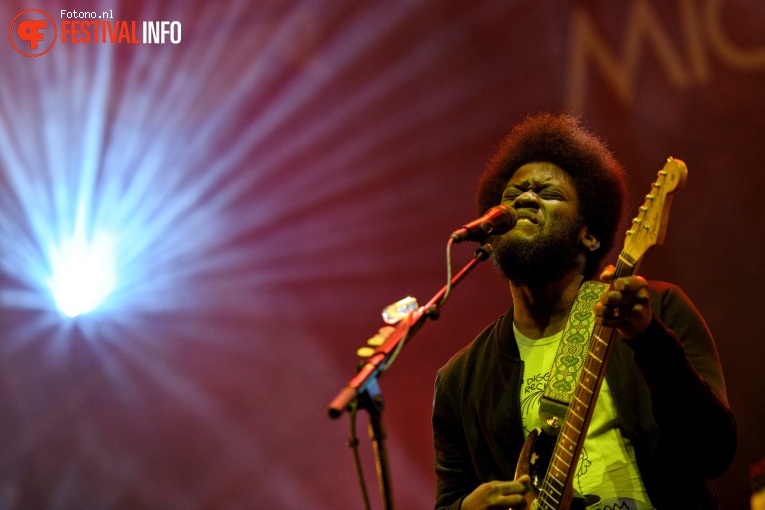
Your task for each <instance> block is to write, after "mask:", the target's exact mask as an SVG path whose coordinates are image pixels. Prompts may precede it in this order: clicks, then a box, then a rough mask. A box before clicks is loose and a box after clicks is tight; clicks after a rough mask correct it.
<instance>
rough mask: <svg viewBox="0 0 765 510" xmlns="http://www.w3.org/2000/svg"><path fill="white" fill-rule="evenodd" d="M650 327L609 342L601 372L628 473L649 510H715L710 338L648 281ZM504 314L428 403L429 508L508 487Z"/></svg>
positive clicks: (719, 389)
mask: <svg viewBox="0 0 765 510" xmlns="http://www.w3.org/2000/svg"><path fill="white" fill-rule="evenodd" d="M650 290H651V305H652V307H653V310H654V317H653V321H652V322H651V324H650V326H649V327H648V329H647V330H646V331H645V332H644V333H643V334H641V335H640V336H639V337H638V338H635V339H632V340H630V341H625V340H622V339H617V340H616V341H617V343H616V345H615V346H614V349H613V352H612V354H611V359H610V361H609V365H608V368H607V371H606V379H607V381H608V384H609V386H610V387H611V391H612V394H613V397H614V402H615V405H616V407H617V413H618V415H619V417H620V418H621V421H622V424H623V426H624V432H625V435H626V436H627V437H629V438H630V439H631V440H632V442H633V444H634V447H635V455H636V458H637V464H638V469H639V471H640V475H641V477H642V478H643V482H644V484H645V487H646V490H647V491H648V495H649V497H650V498H651V502H652V503H653V505H654V506H655V507H656V508H659V509H665V508H666V509H670V508H671V509H678V508H680V509H685V508H688V509H716V508H718V503H717V497H716V493H715V490H714V486H713V485H712V483H711V482H710V481H709V480H711V479H714V478H717V477H719V476H721V475H722V474H723V473H724V472H725V470H726V469H727V468H728V466H729V465H730V463H731V462H732V460H733V456H734V454H735V450H736V422H735V419H734V417H733V414H732V413H731V411H730V408H729V407H728V402H727V396H726V392H725V381H724V379H723V374H722V370H721V368H720V361H719V358H718V355H717V350H716V348H715V345H714V342H713V340H712V336H711V334H710V333H709V330H708V329H707V327H706V325H705V324H704V321H703V319H702V318H701V316H700V315H699V313H698V311H697V310H696V309H695V307H694V306H693V304H692V303H691V302H690V300H689V299H688V298H687V297H686V296H685V294H684V293H683V292H682V291H681V290H680V289H679V288H678V287H676V286H673V285H670V284H666V283H662V282H651V284H650ZM512 317H513V313H512V307H511V308H510V311H509V312H508V313H507V314H505V315H503V316H501V317H500V318H499V319H498V320H497V321H496V322H494V323H493V324H492V325H491V326H489V327H488V328H487V329H486V330H484V331H483V332H482V333H481V334H480V335H479V336H478V338H476V339H475V340H474V341H473V342H471V343H470V344H469V345H468V346H467V347H465V348H464V349H463V350H462V351H460V352H459V353H458V354H457V355H456V356H455V357H454V358H452V359H451V360H450V361H449V363H447V364H446V366H444V367H443V368H442V369H441V370H439V372H438V375H437V377H436V385H435V397H434V401H433V438H434V447H435V470H436V475H437V486H436V505H435V506H436V508H438V509H446V508H450V509H459V506H460V504H461V502H462V499H464V497H465V496H467V495H468V494H470V493H471V492H472V491H473V489H475V488H476V487H477V486H478V485H480V484H481V483H484V482H488V481H491V480H512V479H513V475H514V472H515V467H516V464H517V462H518V456H519V454H520V450H521V447H522V445H523V441H524V438H523V428H522V424H521V415H520V387H521V377H522V374H523V362H522V361H521V360H520V356H519V353H518V346H517V344H516V343H515V337H514V335H513V328H512Z"/></svg>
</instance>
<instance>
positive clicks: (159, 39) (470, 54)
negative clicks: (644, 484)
mask: <svg viewBox="0 0 765 510" xmlns="http://www.w3.org/2000/svg"><path fill="white" fill-rule="evenodd" d="M30 9H35V10H39V11H42V12H44V13H46V14H47V15H48V16H49V18H45V19H43V18H42V17H41V14H40V13H39V12H29V10H30ZM90 13H93V15H96V16H97V17H95V18H90V17H89V16H90V15H91V14H90ZM25 20H26V21H27V22H28V23H26V24H22V23H24V21H25ZM30 20H31V21H30ZM46 20H47V21H46ZM0 21H1V22H2V23H0V28H3V30H2V33H3V34H6V29H7V34H8V36H5V35H3V40H2V41H0V250H1V251H0V416H1V418H0V508H9V509H15V508H40V509H42V508H48V509H70V508H77V509H103V508H115V509H162V510H168V509H179V510H180V509H197V508H198V509H203V508H204V509H206V508H216V509H229V508H230V509H239V508H276V509H281V508H284V509H292V508H305V507H310V508H327V509H336V508H349V509H350V508H361V507H362V499H361V495H360V492H359V488H358V481H357V478H356V474H355V471H354V466H353V462H352V456H351V452H350V450H349V449H348V448H347V447H346V445H345V441H346V439H347V437H348V430H349V423H348V417H347V416H343V417H342V418H341V419H339V420H337V421H333V420H330V419H329V418H328V417H327V415H326V406H327V404H328V403H329V401H330V400H331V399H332V397H334V395H335V394H336V393H337V391H338V390H339V389H340V388H341V387H342V386H343V385H344V384H345V383H346V382H347V381H348V380H349V379H350V378H351V377H352V376H353V374H354V371H355V365H356V363H357V358H356V356H355V350H356V348H357V347H359V346H361V345H363V344H364V343H365V341H366V339H367V338H368V337H370V336H372V334H374V333H375V332H376V331H377V329H378V328H379V327H380V326H382V325H383V324H382V320H381V317H380V311H381V309H382V308H383V307H384V306H385V305H387V304H389V303H392V302H394V301H396V300H398V299H400V298H403V297H405V296H407V295H412V296H415V297H417V298H418V299H419V300H420V302H421V303H424V302H425V301H427V300H428V299H429V298H430V297H431V296H432V295H433V294H434V293H435V292H436V291H437V290H439V289H440V288H441V286H442V285H443V283H444V282H445V278H446V269H445V260H444V248H445V245H446V240H447V238H448V235H449V233H451V232H452V230H454V229H455V228H457V227H458V226H460V225H462V224H463V223H464V222H465V221H467V220H470V219H472V218H474V216H475V211H474V209H473V200H472V197H473V191H474V187H475V183H476V180H477V178H478V176H479V175H480V173H481V171H482V169H483V167H484V165H485V164H486V162H487V160H488V159H489V157H490V156H491V154H492V153H493V151H494V148H495V147H496V145H497V144H498V142H499V141H500V140H501V139H502V137H503V136H504V135H505V134H506V133H507V131H508V130H509V128H510V127H511V126H512V125H513V124H514V123H516V122H518V121H519V120H521V119H522V118H524V117H525V116H526V115H528V114H535V113H538V112H540V111H570V112H574V113H577V114H580V115H581V116H582V118H583V120H584V122H585V123H586V124H587V125H588V126H589V127H590V128H591V129H592V130H594V131H595V132H597V133H599V134H600V135H601V136H602V137H603V138H604V139H606V140H607V142H608V143H609V145H610V146H611V147H612V149H613V150H614V151H615V153H616V155H617V157H618V159H619V160H620V161H621V162H622V163H623V164H624V166H625V167H626V168H627V170H628V172H629V179H630V190H631V193H632V195H631V199H630V209H631V210H633V211H636V210H637V207H638V205H639V204H640V203H641V202H642V197H643V195H644V194H645V193H646V192H647V191H648V189H649V185H650V183H651V181H652V179H653V178H654V176H655V174H656V172H657V171H658V170H659V169H660V168H661V167H662V166H663V165H664V161H665V159H666V158H667V157H668V156H674V157H677V158H680V159H683V160H684V161H685V162H686V163H687V165H688V168H689V179H688V184H687V186H686V188H685V189H684V190H682V191H681V192H680V193H679V194H678V195H677V197H676V199H675V201H674V203H673V210H672V217H671V219H670V224H669V230H668V234H667V239H666V242H665V244H664V245H663V246H660V247H656V248H654V249H652V250H651V252H649V254H648V256H647V259H646V261H645V263H644V265H643V266H642V271H641V272H642V274H644V275H645V276H646V277H648V278H652V279H661V280H668V281H672V282H674V283H677V284H679V285H681V286H682V287H683V289H684V290H685V291H686V292H687V294H688V295H689V296H690V297H691V298H692V299H693V300H694V302H695V303H696V305H697V306H698V308H699V309H700V311H701V312H702V313H703V315H704V316H705V318H706V320H707V322H708V325H709V327H710V329H711V330H712V332H713V334H714V336H715V338H716V341H717V345H718V349H719V353H720V357H721V360H722V364H723V367H724V369H725V374H726V377H727V383H728V394H729V398H730V402H731V405H732V406H733V409H734V411H735V412H736V415H737V418H738V421H739V442H740V446H739V451H738V455H737V458H736V460H735V462H734V464H733V466H732V467H731V469H730V470H729V471H728V473H727V474H726V475H725V476H724V477H723V478H721V479H720V480H719V481H718V482H717V484H718V488H719V493H720V497H721V500H722V504H723V508H744V507H745V505H746V500H745V496H744V490H745V471H746V468H747V466H748V465H749V464H750V463H752V462H753V461H755V460H756V459H757V458H759V457H765V439H764V437H765V436H764V435H763V433H762V424H761V416H762V413H763V395H764V394H765V382H764V381H765V379H763V377H762V371H763V359H765V342H763V341H762V339H761V338H760V337H761V333H760V331H759V329H760V327H761V326H758V324H759V319H758V317H760V316H761V314H762V311H761V308H760V307H761V306H762V304H763V300H762V294H763V292H762V289H763V286H764V285H765V278H763V267H764V266H763V263H762V256H763V255H762V254H763V247H764V246H763V244H764V243H763V231H765V215H764V214H763V204H764V203H765V199H763V193H764V191H763V190H764V189H765V177H763V175H762V174H763V170H762V167H763V161H765V143H763V138H765V3H763V2H762V1H759V0H727V1H726V0H671V1H660V0H625V1H623V2H613V1H607V0H602V1H587V2H585V1H580V2H577V1H563V0H555V1H552V0H551V1H546V2H536V1H514V0H502V1H499V0H497V1H472V2H458V1H435V0H434V1H411V2H410V1H375V0H371V1H363V2H360V1H355V0H332V1H311V0H302V1H292V2H282V1H269V0H265V1H248V0H221V1H216V2H205V1H202V0H197V1H181V0H177V1H141V0H136V1H127V0H123V1H119V0H111V1H110V0H106V1H98V2H96V1H95V0H61V1H58V0H38V1H37V2H33V3H30V2H28V1H23V2H22V1H20V0H9V1H4V2H2V4H0ZM54 29H55V33H54ZM38 35H39V38H38ZM54 36H55V37H56V39H55V42H52V41H53V37H54ZM33 43H34V44H33ZM35 44H36V49H35V48H33V47H32V46H34V45H35ZM45 49H47V52H45V53H43V50H45ZM78 236H79V237H78ZM99 236H101V237H99ZM96 238H98V239H102V240H104V239H106V240H105V241H103V243H102V245H101V246H106V247H107V248H108V249H107V248H104V249H105V250H106V251H107V252H108V253H109V254H111V255H110V256H111V259H109V260H110V261H111V262H110V264H109V267H111V268H112V269H114V270H115V273H114V274H115V276H114V280H113V281H111V280H110V281H111V283H112V286H111V293H108V295H106V299H105V301H103V303H102V306H101V307H100V308H96V309H95V310H94V311H92V312H91V313H88V314H84V315H80V316H77V317H74V318H70V317H67V316H64V315H62V314H61V313H60V312H59V311H58V310H57V308H56V299H57V298H56V296H60V294H57V293H52V291H51V285H53V281H54V280H55V281H59V280H56V279H55V278H53V277H54V276H55V275H56V274H58V273H56V268H57V267H59V266H60V264H58V262H60V261H61V259H62V256H63V255H62V254H66V253H70V251H71V250H69V248H71V246H74V245H76V244H77V243H76V242H70V241H67V239H79V240H80V241H82V242H83V243H85V244H86V245H87V243H95V242H96V241H95V239H96ZM67 242H69V244H67ZM473 248H474V247H473V246H462V245H460V246H458V247H456V248H455V250H454V264H455V267H460V266H462V265H463V264H464V263H466V262H467V260H468V259H469V258H470V257H471V255H472V250H473ZM67 250H69V251H67ZM57 261H58V262H57ZM80 262H81V264H80V265H83V266H84V270H85V273H84V274H85V276H81V277H78V278H70V280H72V281H71V282H70V283H73V284H74V288H75V291H74V293H75V294H77V292H84V290H83V288H84V285H85V283H84V282H85V280H87V278H88V275H91V276H96V277H97V279H98V280H99V281H100V282H101V283H103V282H104V280H105V277H98V275H99V274H100V273H98V272H97V270H98V269H99V268H100V267H101V266H100V265H99V264H100V263H98V262H96V259H95V258H94V259H84V258H83V259H82V260H80ZM57 264H58V265H57ZM56 288H57V289H58V288H59V287H56ZM509 305H510V296H509V292H508V291H507V289H506V286H505V284H504V283H503V282H502V281H501V279H500V278H499V276H498V274H497V273H496V272H495V271H494V270H493V268H491V267H490V265H489V264H484V265H481V266H479V267H478V268H477V269H476V270H475V271H474V272H473V273H472V274H471V275H470V276H469V277H468V278H467V279H466V280H465V281H464V282H463V283H461V284H460V285H459V286H458V287H457V288H456V289H455V290H454V294H453V297H452V298H451V300H450V301H449V303H448V304H447V305H446V307H445V308H444V310H443V314H442V316H441V318H440V319H439V320H438V321H435V322H430V323H428V324H426V325H425V326H424V328H423V329H422V330H421V331H420V332H419V333H418V334H417V336H415V337H414V339H413V340H412V341H411V343H410V344H408V345H407V346H406V347H405V348H404V349H403V350H402V352H401V354H400V356H399V358H398V361H397V362H396V363H395V365H393V366H392V368H391V369H390V371H389V372H388V373H387V374H386V375H385V376H384V377H382V378H381V380H380V382H381V387H382V391H383V394H384V396H385V400H386V408H385V412H384V419H385V421H386V424H387V427H388V453H389V457H390V468H391V473H392V479H393V491H394V497H395V501H396V503H397V505H398V507H399V508H402V509H422V508H430V507H432V501H433V495H434V490H435V478H434V475H433V471H432V459H433V454H432V447H431V432H430V408H431V401H432V388H433V381H434V378H435V374H436V371H437V369H438V368H439V367H440V366H442V365H443V364H444V363H445V362H446V361H447V360H448V359H449V358H450V357H451V356H452V355H453V354H454V353H455V352H456V351H458V350H459V349H460V348H461V347H463V346H464V345H465V344H466V343H468V342H469V341H470V340H471V339H472V338H473V337H474V336H475V335H476V334H477V333H479V332H480V331H481V330H482V329H483V327H484V326H486V325H487V324H488V323H489V322H491V321H492V320H493V319H494V318H495V317H496V316H497V315H498V314H500V313H502V312H504V311H505V310H506V309H507V307H508V306H509ZM687 420H688V423H687V426H688V427H689V428H690V427H704V423H703V421H702V420H699V419H698V417H695V416H688V418H687ZM366 421H367V420H366V417H365V416H361V418H360V421H359V424H358V433H359V435H360V437H361V449H362V455H363V463H364V465H365V468H366V475H367V477H366V478H367V483H368V486H369V490H370V493H371V498H372V500H373V505H372V506H373V508H381V503H380V497H379V494H378V492H377V486H376V480H375V477H374V470H373V465H372V462H371V459H372V454H371V446H370V444H369V440H368V439H367V432H366V430H365V429H366ZM699 447H700V448H703V447H704V445H699ZM678 469H683V460H682V459H678Z"/></svg>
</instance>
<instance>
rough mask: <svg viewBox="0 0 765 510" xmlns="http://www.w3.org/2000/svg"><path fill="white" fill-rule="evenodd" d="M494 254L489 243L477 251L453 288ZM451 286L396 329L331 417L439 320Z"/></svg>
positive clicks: (351, 384) (332, 407) (341, 395)
mask: <svg viewBox="0 0 765 510" xmlns="http://www.w3.org/2000/svg"><path fill="white" fill-rule="evenodd" d="M490 253H491V246H490V245H488V244H485V245H483V246H481V247H480V248H478V250H476V252H475V256H474V257H473V259H472V260H471V261H470V262H468V263H467V265H466V266H465V267H463V268H462V270H461V271H460V272H459V273H457V274H456V275H455V276H454V277H453V278H452V281H451V286H452V287H454V286H455V285H457V283H459V282H460V280H462V279H463V278H464V277H465V276H466V275H467V274H468V273H469V272H470V271H471V270H472V269H473V268H474V267H475V266H476V265H477V264H478V263H479V262H481V261H483V260H486V259H487V258H488V257H489V254H490ZM448 287H449V285H445V286H444V287H443V288H442V289H441V290H440V291H439V292H438V293H437V294H436V295H435V296H433V298H432V299H431V300H430V301H429V302H428V304H426V305H424V306H421V307H420V308H419V309H417V310H416V311H415V312H414V313H413V314H412V315H411V317H409V318H407V319H404V320H402V321H401V322H400V323H399V324H398V327H396V330H395V331H394V332H393V333H392V334H391V335H390V336H389V337H388V339H387V340H386V341H385V342H384V343H383V344H382V345H381V346H379V347H378V348H377V349H376V350H375V353H374V354H373V355H372V356H371V357H370V358H369V359H368V360H367V362H366V363H365V364H364V366H363V367H362V368H361V370H359V371H358V373H357V374H356V375H355V376H354V377H353V379H351V380H350V381H349V382H348V384H347V385H346V386H345V387H344V388H343V389H342V390H340V392H339V393H338V394H337V396H335V398H334V399H333V400H332V402H330V404H329V408H328V409H327V412H328V414H329V416H330V418H339V417H340V415H342V414H343V412H344V411H345V410H346V409H347V408H348V406H349V405H350V403H351V402H353V401H354V400H356V398H358V396H359V393H360V392H362V391H364V389H366V387H367V386H368V385H369V384H370V383H371V382H372V381H375V380H377V378H378V376H379V374H380V373H381V372H382V371H383V369H384V368H385V365H386V364H387V362H388V360H389V359H390V357H391V355H392V354H393V352H394V351H395V350H396V347H398V345H399V344H400V343H401V342H402V341H404V340H406V339H407V338H411V337H412V336H413V335H414V334H415V333H416V332H417V331H418V330H419V329H420V328H421V327H422V325H423V324H424V322H425V319H427V318H428V317H431V318H433V319H437V318H438V313H439V308H438V303H439V302H440V301H441V298H442V297H443V296H444V294H445V293H446V291H447V289H448Z"/></svg>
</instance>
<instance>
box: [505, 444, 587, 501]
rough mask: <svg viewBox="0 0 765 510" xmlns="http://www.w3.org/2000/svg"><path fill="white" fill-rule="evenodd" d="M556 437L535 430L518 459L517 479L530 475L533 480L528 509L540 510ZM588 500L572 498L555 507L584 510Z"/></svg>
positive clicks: (528, 494)
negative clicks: (540, 496) (541, 493)
mask: <svg viewBox="0 0 765 510" xmlns="http://www.w3.org/2000/svg"><path fill="white" fill-rule="evenodd" d="M556 439H557V438H556V437H555V436H551V435H549V434H546V433H544V432H543V431H541V430H540V429H534V430H532V431H531V433H530V434H529V437H527V438H526V442H524V443H523V449H522V450H521V455H520V457H519V458H518V464H517V466H516V468H515V479H516V480H517V479H518V478H519V477H521V476H523V475H529V477H530V478H531V490H530V491H529V492H528V493H527V494H526V508H529V509H531V510H536V509H539V508H540V506H539V504H538V502H537V498H538V497H539V491H540V488H541V485H542V481H543V480H544V478H545V474H547V469H548V468H549V466H550V458H551V457H552V454H553V451H554V450H555V442H556ZM586 506H587V505H586V500H585V499H583V498H578V497H573V496H572V497H570V498H568V501H566V498H564V499H563V501H561V504H560V505H559V506H557V507H555V509H556V510H584V509H585V507H586Z"/></svg>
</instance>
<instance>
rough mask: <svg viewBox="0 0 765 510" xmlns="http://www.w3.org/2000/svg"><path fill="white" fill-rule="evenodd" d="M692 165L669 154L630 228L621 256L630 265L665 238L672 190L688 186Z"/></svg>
mask: <svg viewBox="0 0 765 510" xmlns="http://www.w3.org/2000/svg"><path fill="white" fill-rule="evenodd" d="M687 179H688V168H687V167H686V166H685V163H684V162H683V161H682V160H679V159H675V158H672V157H670V158H667V163H666V164H665V165H664V168H662V169H661V170H660V171H659V173H658V178H657V179H656V181H655V182H654V183H653V185H652V186H651V192H650V193H649V194H648V195H646V197H645V202H643V205H642V206H641V207H640V210H639V213H638V215H637V217H636V218H635V219H634V220H632V226H631V228H630V230H628V231H627V237H626V239H625V240H624V249H623V250H622V253H621V256H620V257H622V258H624V259H625V260H626V261H627V262H629V263H630V265H636V264H637V262H638V261H639V260H640V259H641V258H642V256H643V255H644V254H645V252H646V251H647V250H648V248H650V247H651V246H653V245H655V244H661V243H663V242H664V235H665V234H666V230H667V222H668V221H669V208H670V205H671V204H672V194H673V193H674V192H676V191H678V190H680V189H682V188H683V186H685V181H686V180H687Z"/></svg>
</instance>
